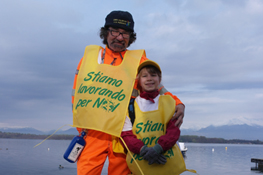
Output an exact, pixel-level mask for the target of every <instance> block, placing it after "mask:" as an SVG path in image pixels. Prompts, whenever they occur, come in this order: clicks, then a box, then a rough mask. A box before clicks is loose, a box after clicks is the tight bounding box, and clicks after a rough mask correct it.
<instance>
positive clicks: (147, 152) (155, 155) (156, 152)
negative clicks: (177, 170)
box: [140, 144, 167, 165]
mask: <svg viewBox="0 0 263 175" xmlns="http://www.w3.org/2000/svg"><path fill="white" fill-rule="evenodd" d="M162 152H163V149H162V147H161V146H160V145H159V144H156V145H155V146H154V147H150V148H148V147H146V148H145V149H142V151H141V154H140V155H141V156H143V159H144V160H147V161H148V162H149V163H148V164H149V165H152V164H154V163H157V164H163V165H164V164H165V163H166V162H167V160H166V157H165V156H164V155H162V154H161V153H162Z"/></svg>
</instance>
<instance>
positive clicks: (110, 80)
mask: <svg viewBox="0 0 263 175" xmlns="http://www.w3.org/2000/svg"><path fill="white" fill-rule="evenodd" d="M108 81H109V83H108V84H111V82H112V81H113V83H112V84H111V85H114V83H115V82H116V79H113V78H111V77H109V78H108V79H107V80H106V81H105V83H107V82H108Z"/></svg>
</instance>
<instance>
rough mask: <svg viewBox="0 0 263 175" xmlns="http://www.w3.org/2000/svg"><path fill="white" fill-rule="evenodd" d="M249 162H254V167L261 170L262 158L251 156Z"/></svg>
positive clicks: (262, 166) (262, 165) (262, 167)
mask: <svg viewBox="0 0 263 175" xmlns="http://www.w3.org/2000/svg"><path fill="white" fill-rule="evenodd" d="M251 162H254V163H256V167H255V168H256V169H258V170H263V159H257V158H251Z"/></svg>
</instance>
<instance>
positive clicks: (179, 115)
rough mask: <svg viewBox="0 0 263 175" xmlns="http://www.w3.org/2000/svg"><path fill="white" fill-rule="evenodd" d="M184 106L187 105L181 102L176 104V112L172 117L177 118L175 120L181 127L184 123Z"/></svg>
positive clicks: (176, 124)
mask: <svg viewBox="0 0 263 175" xmlns="http://www.w3.org/2000/svg"><path fill="white" fill-rule="evenodd" d="M184 108H185V106H184V105H183V104H179V105H177V106H176V109H175V113H174V115H173V117H172V120H175V119H177V121H176V122H175V126H177V127H178V128H180V126H181V125H182V124H183V118H184Z"/></svg>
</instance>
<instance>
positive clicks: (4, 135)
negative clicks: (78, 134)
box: [0, 131, 74, 140]
mask: <svg viewBox="0 0 263 175" xmlns="http://www.w3.org/2000/svg"><path fill="white" fill-rule="evenodd" d="M48 136H49V135H36V134H22V133H12V132H1V131H0V138H5V139H41V140H44V139H45V138H47V137H48ZM73 137H74V135H56V134H55V135H53V136H52V137H50V138H49V139H50V140H72V139H73Z"/></svg>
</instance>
